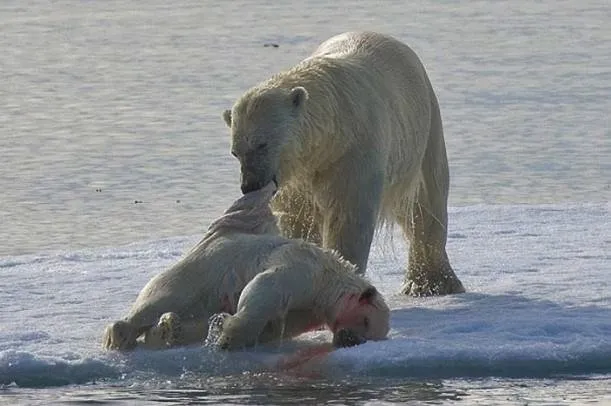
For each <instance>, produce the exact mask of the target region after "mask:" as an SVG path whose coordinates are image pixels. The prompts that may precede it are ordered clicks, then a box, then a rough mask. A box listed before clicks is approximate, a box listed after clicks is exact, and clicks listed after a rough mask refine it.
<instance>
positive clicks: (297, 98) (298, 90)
mask: <svg viewBox="0 0 611 406" xmlns="http://www.w3.org/2000/svg"><path fill="white" fill-rule="evenodd" d="M306 100H308V91H307V90H305V87H302V86H297V87H294V88H292V89H291V103H292V104H293V107H294V108H295V109H298V108H300V107H302V106H303V104H304V103H305V101H306Z"/></svg>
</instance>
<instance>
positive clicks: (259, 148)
mask: <svg viewBox="0 0 611 406" xmlns="http://www.w3.org/2000/svg"><path fill="white" fill-rule="evenodd" d="M265 148H267V142H262V143H260V144H258V145H257V151H261V150H264V149H265Z"/></svg>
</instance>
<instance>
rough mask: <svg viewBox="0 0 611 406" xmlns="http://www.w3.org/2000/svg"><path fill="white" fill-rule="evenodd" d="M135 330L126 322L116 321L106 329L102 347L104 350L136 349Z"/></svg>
mask: <svg viewBox="0 0 611 406" xmlns="http://www.w3.org/2000/svg"><path fill="white" fill-rule="evenodd" d="M137 338H138V337H136V329H135V328H134V327H133V326H132V325H131V324H130V323H129V322H127V321H124V320H120V321H116V322H114V323H112V324H110V325H108V326H107V327H106V329H105V330H104V336H103V338H102V346H103V348H104V349H106V350H131V349H133V348H135V347H136V339H137Z"/></svg>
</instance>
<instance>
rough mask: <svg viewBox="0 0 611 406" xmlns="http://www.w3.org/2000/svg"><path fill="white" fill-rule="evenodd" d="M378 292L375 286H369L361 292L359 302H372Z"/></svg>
mask: <svg viewBox="0 0 611 406" xmlns="http://www.w3.org/2000/svg"><path fill="white" fill-rule="evenodd" d="M377 294H378V290H377V289H376V288H375V287H374V286H370V287H368V288H367V289H366V290H365V291H364V292H363V293H361V297H359V303H361V304H364V303H371V301H372V300H373V298H374V297H376V295H377Z"/></svg>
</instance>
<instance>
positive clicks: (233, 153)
mask: <svg viewBox="0 0 611 406" xmlns="http://www.w3.org/2000/svg"><path fill="white" fill-rule="evenodd" d="M231 155H233V156H234V157H235V158H237V157H238V154H236V153H235V151H234V150H231Z"/></svg>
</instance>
